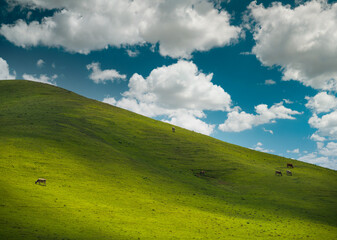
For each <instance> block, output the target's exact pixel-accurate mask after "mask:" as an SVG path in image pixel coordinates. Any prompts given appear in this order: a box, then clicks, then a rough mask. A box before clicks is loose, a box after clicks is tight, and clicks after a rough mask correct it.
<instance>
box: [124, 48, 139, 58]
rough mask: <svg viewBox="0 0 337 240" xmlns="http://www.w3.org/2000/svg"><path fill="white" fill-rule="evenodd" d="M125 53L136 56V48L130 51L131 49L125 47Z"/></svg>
mask: <svg viewBox="0 0 337 240" xmlns="http://www.w3.org/2000/svg"><path fill="white" fill-rule="evenodd" d="M126 53H127V54H128V55H129V57H137V56H138V55H139V51H138V50H134V51H132V50H131V49H127V50H126Z"/></svg>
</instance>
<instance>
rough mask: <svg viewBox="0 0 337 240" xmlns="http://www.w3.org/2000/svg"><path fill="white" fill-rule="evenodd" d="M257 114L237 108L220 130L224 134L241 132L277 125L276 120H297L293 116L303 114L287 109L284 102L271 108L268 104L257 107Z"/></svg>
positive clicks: (228, 116) (220, 126)
mask: <svg viewBox="0 0 337 240" xmlns="http://www.w3.org/2000/svg"><path fill="white" fill-rule="evenodd" d="M255 112H256V114H250V113H246V112H245V111H240V109H238V108H236V109H235V110H234V111H232V112H230V113H228V115H227V119H226V121H225V122H224V123H223V124H220V125H219V129H220V130H221V131H224V132H241V131H244V130H247V129H251V128H253V127H254V126H258V125H262V124H266V123H275V120H276V119H295V118H294V117H293V115H297V114H301V113H300V112H298V111H295V110H292V109H290V108H286V107H285V106H283V102H280V103H277V104H274V105H273V106H271V107H270V108H268V106H267V105H266V104H260V105H258V106H255Z"/></svg>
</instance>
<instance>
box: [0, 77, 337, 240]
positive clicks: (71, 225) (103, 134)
mask: <svg viewBox="0 0 337 240" xmlns="http://www.w3.org/2000/svg"><path fill="white" fill-rule="evenodd" d="M0 126H1V127H0V144H1V150H0V192H1V193H2V197H1V199H0V215H1V216H2V219H0V226H2V227H1V228H0V238H1V239H22V238H25V239H39V238H42V239H193V238H196V239H207V238H208V239H243V238H244V239H275V238H276V239H284V238H289V239H301V238H305V239H335V238H336V237H337V226H336V225H337V224H336V223H337V210H336V208H335V206H337V191H336V190H335V189H337V172H336V171H334V170H330V169H326V168H322V167H318V166H315V165H312V164H308V163H304V162H300V161H296V160H293V159H287V158H283V157H280V156H276V155H272V154H267V153H262V152H257V151H254V150H251V149H247V148H243V147H240V146H237V145H233V144H230V143H226V142H222V141H220V140H218V139H215V138H212V137H209V136H205V135H202V134H199V133H195V132H193V131H189V130H186V129H183V128H180V127H176V126H175V129H176V131H175V132H172V130H171V127H172V125H170V124H168V123H164V122H161V121H157V120H154V119H151V118H147V117H144V116H142V115H139V114H135V113H132V112H129V111H127V110H124V109H120V108H117V107H115V106H111V105H108V104H105V103H102V102H99V101H96V100H92V99H88V98H85V97H83V96H80V95H77V94H76V93H73V92H71V91H68V90H66V89H62V88H59V87H55V86H52V85H48V84H41V83H36V82H30V81H25V80H16V81H0ZM287 163H292V164H293V165H294V168H293V169H289V170H291V171H292V173H293V176H287V175H286V174H285V173H286V170H287V169H288V168H287ZM276 170H279V171H282V173H283V176H282V177H281V176H275V171H276ZM202 171H205V174H203V173H202ZM40 177H41V178H45V179H47V183H46V186H43V185H40V186H39V185H38V184H34V182H35V181H36V180H37V179H38V178H40ZM12 179H15V181H13V180H12ZM40 219H44V220H43V221H42V222H41V221H40ZM285 229H286V230H285Z"/></svg>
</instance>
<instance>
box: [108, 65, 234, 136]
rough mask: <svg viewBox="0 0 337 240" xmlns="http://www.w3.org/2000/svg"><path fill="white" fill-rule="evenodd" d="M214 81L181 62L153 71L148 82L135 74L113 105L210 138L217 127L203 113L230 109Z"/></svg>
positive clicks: (194, 67) (224, 93)
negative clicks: (160, 119)
mask: <svg viewBox="0 0 337 240" xmlns="http://www.w3.org/2000/svg"><path fill="white" fill-rule="evenodd" d="M212 77H213V74H212V73H211V74H204V73H202V72H200V71H199V70H198V68H197V66H196V65H195V64H194V63H193V62H191V61H183V60H180V61H178V62H177V63H175V64H172V65H170V66H162V67H158V68H156V69H154V70H152V71H151V73H150V75H149V76H148V77H146V78H144V77H143V76H141V75H139V74H137V73H136V74H134V75H133V76H132V77H131V78H130V81H129V85H128V86H129V90H128V91H126V92H124V93H123V94H122V96H123V97H122V98H121V99H120V100H118V101H117V102H116V103H115V104H114V105H116V106H118V107H121V108H125V109H128V110H131V111H133V112H136V113H139V114H142V115H145V116H149V117H160V116H161V117H164V118H165V119H164V121H167V122H170V123H172V124H176V125H178V126H181V127H184V128H187V129H190V130H194V131H196V132H201V133H204V134H207V135H209V134H211V133H212V132H213V129H214V127H215V126H214V125H212V124H207V123H205V122H204V121H202V120H201V119H202V118H205V117H206V115H205V113H204V111H205V110H210V111H216V110H220V111H229V110H230V109H231V97H230V95H229V94H228V93H226V92H225V91H224V90H223V89H222V88H221V87H220V86H217V85H214V84H213V83H212V82H211V80H212ZM107 101H108V99H105V102H107Z"/></svg>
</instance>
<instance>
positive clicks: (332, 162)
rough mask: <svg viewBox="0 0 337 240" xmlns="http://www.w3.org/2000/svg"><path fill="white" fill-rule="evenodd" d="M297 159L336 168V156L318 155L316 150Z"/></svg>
mask: <svg viewBox="0 0 337 240" xmlns="http://www.w3.org/2000/svg"><path fill="white" fill-rule="evenodd" d="M298 160H300V161H303V162H307V163H312V164H315V165H318V166H322V167H326V168H330V169H335V170H337V159H336V158H331V159H329V158H328V157H326V156H319V155H318V154H317V152H313V153H309V154H306V155H304V156H302V157H299V158H298Z"/></svg>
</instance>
